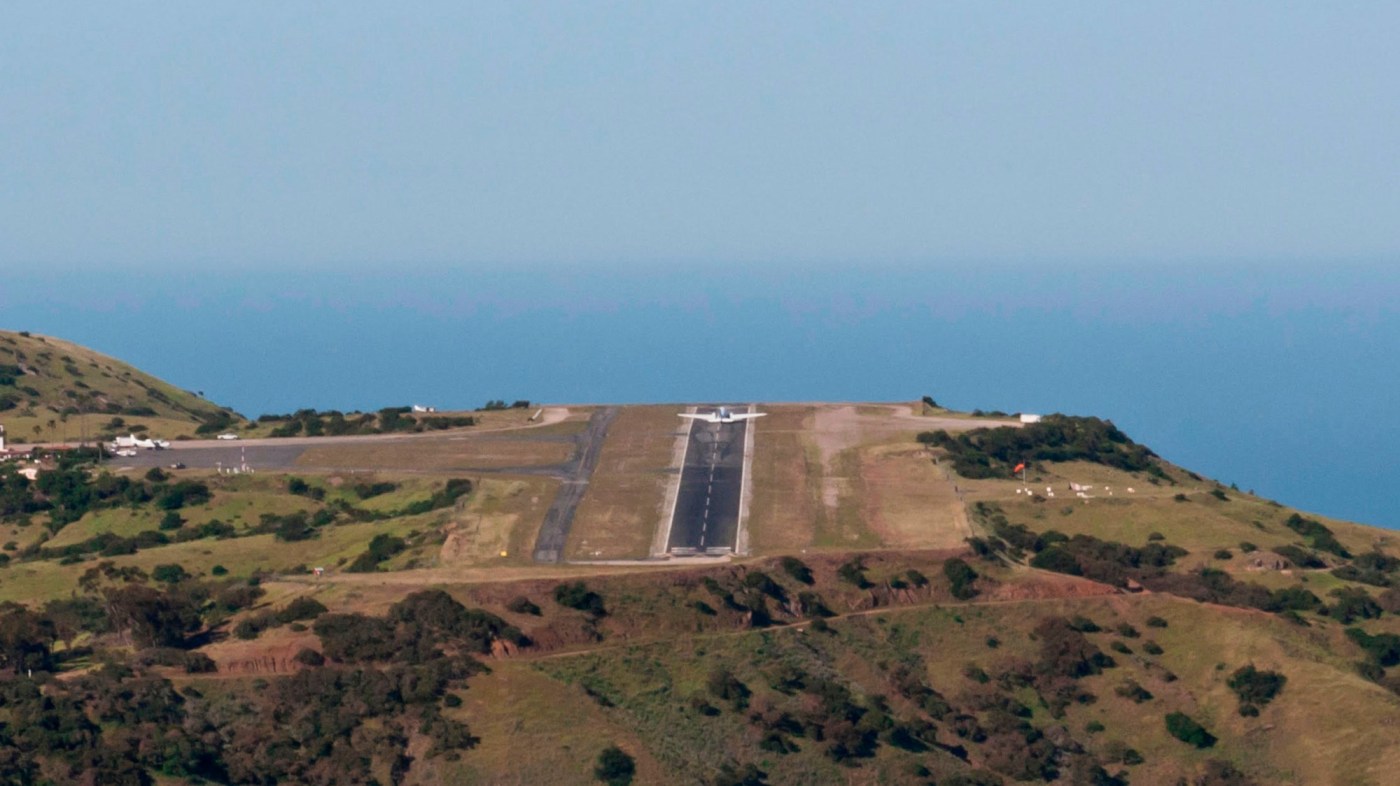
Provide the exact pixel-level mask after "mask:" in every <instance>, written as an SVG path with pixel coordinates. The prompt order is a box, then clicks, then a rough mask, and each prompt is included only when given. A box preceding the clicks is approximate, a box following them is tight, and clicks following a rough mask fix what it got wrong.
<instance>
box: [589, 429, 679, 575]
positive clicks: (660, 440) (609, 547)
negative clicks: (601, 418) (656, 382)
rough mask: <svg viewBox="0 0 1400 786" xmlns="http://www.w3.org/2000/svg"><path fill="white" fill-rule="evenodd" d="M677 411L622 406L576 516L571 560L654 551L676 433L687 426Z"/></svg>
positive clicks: (620, 557) (637, 556)
mask: <svg viewBox="0 0 1400 786" xmlns="http://www.w3.org/2000/svg"><path fill="white" fill-rule="evenodd" d="M678 411H679V410H678V409H677V408H676V407H674V406H645V407H624V408H622V410H621V411H620V412H619V413H618V415H617V417H616V418H615V419H614V420H613V422H612V425H611V426H609V427H608V437H607V440H606V441H605V442H604V443H603V450H602V453H601V454H600V455H599V457H598V466H597V467H596V468H595V469H594V471H593V477H592V478H591V479H590V480H589V484H588V492H587V493H586V494H585V495H584V497H583V501H582V502H580V503H579V506H578V508H577V509H576V510H575V512H574V524H573V528H572V529H571V530H570V532H569V541H568V544H567V545H566V547H565V554H566V555H567V557H568V558H569V559H632V558H640V557H645V556H647V554H648V553H649V551H650V548H651V544H652V540H653V537H654V535H655V532H656V528H657V525H658V524H659V523H660V522H661V521H662V520H663V519H664V518H665V516H666V514H667V511H664V510H663V507H664V504H665V498H666V487H667V484H668V483H669V482H670V481H671V479H672V477H673V474H672V472H671V459H672V453H673V447H674V445H675V443H676V434H677V433H678V432H680V431H681V430H682V429H683V428H684V427H685V423H686V421H682V420H681V418H678V417H676V413H677V412H678Z"/></svg>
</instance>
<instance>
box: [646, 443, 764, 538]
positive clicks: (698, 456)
mask: <svg viewBox="0 0 1400 786" xmlns="http://www.w3.org/2000/svg"><path fill="white" fill-rule="evenodd" d="M748 427H749V425H748V422H747V421H739V422H736V423H706V422H704V421H701V420H696V421H692V422H691V425H690V444H689V445H688V446H687V447H686V453H685V466H684V467H683V468H682V469H681V483H680V491H679V493H678V494H677V496H676V510H675V513H674V514H672V518H671V539H670V542H668V543H667V544H666V550H667V551H669V552H671V553H674V554H690V553H706V552H710V551H720V552H722V551H733V550H734V541H735V538H736V537H737V535H738V531H739V499H740V496H741V495H742V492H743V481H744V437H745V429H747V428H748Z"/></svg>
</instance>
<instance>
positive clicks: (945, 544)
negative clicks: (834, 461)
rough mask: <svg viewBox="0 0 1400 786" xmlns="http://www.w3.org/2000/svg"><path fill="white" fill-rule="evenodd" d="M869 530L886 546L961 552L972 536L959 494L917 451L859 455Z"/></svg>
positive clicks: (900, 448)
mask: <svg viewBox="0 0 1400 786" xmlns="http://www.w3.org/2000/svg"><path fill="white" fill-rule="evenodd" d="M860 470H861V474H862V484H861V485H862V486H863V487H864V489H865V517H866V521H867V525H868V526H869V527H870V528H871V529H872V530H873V531H874V532H875V534H876V535H877V536H878V537H879V539H880V542H881V543H882V544H883V545H885V546H894V547H901V546H903V547H909V546H917V547H930V548H957V547H958V546H960V545H962V544H963V542H964V540H965V539H966V538H968V537H970V536H971V535H972V530H971V528H970V527H969V526H968V521H967V513H966V511H965V510H964V508H963V504H962V501H961V500H959V499H958V494H957V491H956V490H955V488H954V485H953V483H952V482H950V481H949V480H948V479H947V477H946V476H945V475H944V473H942V472H940V471H939V469H938V467H936V466H934V464H933V461H932V460H931V458H930V456H929V454H928V451H927V450H925V449H924V448H922V447H920V446H918V445H911V446H905V445H888V446H880V447H874V448H867V449H865V450H862V451H861V454H860Z"/></svg>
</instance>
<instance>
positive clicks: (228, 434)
mask: <svg viewBox="0 0 1400 786" xmlns="http://www.w3.org/2000/svg"><path fill="white" fill-rule="evenodd" d="M214 439H238V435H237V434H235V433H233V432H232V431H225V432H224V433H222V434H220V435H219V436H217V437H215V438H214Z"/></svg>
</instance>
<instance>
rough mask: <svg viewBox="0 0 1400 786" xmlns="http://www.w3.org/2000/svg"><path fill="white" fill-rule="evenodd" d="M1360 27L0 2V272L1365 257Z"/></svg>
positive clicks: (1370, 59) (1368, 40)
mask: <svg viewBox="0 0 1400 786" xmlns="http://www.w3.org/2000/svg"><path fill="white" fill-rule="evenodd" d="M1397 29H1400V6H1397V5H1395V4H1393V3H1344V4H1322V3H1315V4H1283V3H1274V2H1268V3H1133V4H1124V3H1088V2H1086V3H1075V4H1051V3H1014V4H1012V3H1005V4H997V3H880V4H870V3H842V4H811V3H781V2H773V3H762V4H756V3H667V2H660V3H486V2H476V3H448V2H441V3H436V2H422V3H415V4H412V5H411V7H408V8H405V6H404V5H403V4H390V3H381V4H367V3H357V2H337V3H291V4H288V3H270V2H254V3H199V4H183V5H179V6H170V5H169V4H164V3H123V4H119V5H106V4H91V3H61V2H58V3H30V4H19V3H10V4H5V6H4V7H3V8H0V73H3V74H4V78H3V79H0V182H3V183H4V184H5V185H4V188H2V189H0V237H3V238H4V242H3V244H0V269H4V268H10V267H13V266H18V265H43V266H46V267H51V266H63V267H68V268H77V269H113V268H136V267H141V268H152V267H164V268H185V269H189V268H212V267H220V268H230V267H231V268H256V267H262V268H280V267H284V266H288V265H291V266H298V267H308V266H310V267H317V268H321V269H327V270H334V271H338V272H344V271H353V270H367V269H393V268H400V267H402V266H405V265H411V266H419V267H434V266H437V267H443V266H450V267H458V268H461V267H466V268H483V267H492V266H501V265H520V264H531V265H542V266H565V265H591V264H597V263H600V262H606V263H616V264H623V265H633V266H636V267H656V266H658V265H665V264H673V263H676V262H678V261H681V262H691V263H702V264H713V265H717V266H742V267H754V266H765V265H772V264H776V263H808V264H823V265H850V264H853V263H866V264H869V263H876V262H889V261H898V262H914V263H920V264H936V263H946V262H948V261H949V260H1008V261H1012V262H1018V261H1019V262H1023V263H1027V264H1031V263H1034V264H1039V265H1044V264H1049V263H1054V262H1057V261H1076V262H1082V261H1086V260H1088V261H1095V262H1100V263H1109V264H1129V265H1138V266H1146V265H1149V264H1161V263H1164V262H1171V261H1175V260H1181V259H1193V260H1215V261H1217V262H1229V261H1232V260H1240V259H1251V260H1273V261H1294V262H1297V261H1302V262H1304V263H1307V262H1309V261H1317V260H1323V259H1325V260H1330V261H1334V262H1335V261H1347V262H1349V261H1355V260H1363V261H1376V260H1386V259H1394V258H1395V256H1396V255H1397V252H1400V235H1397V234H1396V233H1395V231H1394V225H1393V218H1394V216H1396V215H1400V176H1397V175H1398V174H1400V145H1396V144H1394V133H1395V129H1396V128H1400V80H1397V79H1396V78H1395V74H1397V73H1400V47H1396V46H1394V40H1393V36H1394V31H1395V30H1397Z"/></svg>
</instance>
